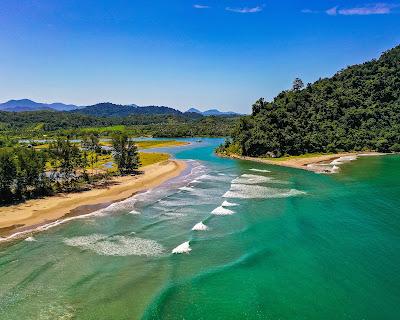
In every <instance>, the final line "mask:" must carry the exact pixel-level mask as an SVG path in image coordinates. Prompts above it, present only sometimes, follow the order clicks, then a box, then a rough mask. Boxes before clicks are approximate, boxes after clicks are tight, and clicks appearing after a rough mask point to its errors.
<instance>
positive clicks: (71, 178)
mask: <svg viewBox="0 0 400 320" xmlns="http://www.w3.org/2000/svg"><path fill="white" fill-rule="evenodd" d="M49 152H50V154H51V156H52V166H53V168H54V174H53V175H54V176H55V179H57V180H58V179H61V180H62V182H63V184H64V185H65V187H66V188H67V189H71V188H74V187H76V182H77V178H78V169H81V168H82V161H83V157H82V152H81V151H80V150H79V148H78V147H77V146H76V145H75V144H73V143H71V141H70V140H69V139H68V138H67V139H64V138H58V139H57V140H56V141H54V142H52V143H51V144H50V145H49Z"/></svg>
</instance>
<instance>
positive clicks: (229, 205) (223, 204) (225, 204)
mask: <svg viewBox="0 0 400 320" xmlns="http://www.w3.org/2000/svg"><path fill="white" fill-rule="evenodd" d="M238 205H239V204H237V203H233V202H229V201H226V200H225V201H224V202H222V206H223V207H236V206H238Z"/></svg>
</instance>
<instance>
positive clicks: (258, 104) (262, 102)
mask: <svg viewBox="0 0 400 320" xmlns="http://www.w3.org/2000/svg"><path fill="white" fill-rule="evenodd" d="M265 105H266V103H265V99H264V98H260V99H258V100H257V101H256V102H255V103H254V104H253V107H252V114H253V116H255V115H256V114H258V113H259V112H260V111H261V110H262V109H263V108H264V107H265Z"/></svg>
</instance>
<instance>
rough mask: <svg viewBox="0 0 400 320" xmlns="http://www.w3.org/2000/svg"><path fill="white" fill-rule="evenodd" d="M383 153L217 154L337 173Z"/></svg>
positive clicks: (319, 171) (315, 171)
mask: <svg viewBox="0 0 400 320" xmlns="http://www.w3.org/2000/svg"><path fill="white" fill-rule="evenodd" d="M381 155H384V153H379V152H341V153H332V154H322V155H315V156H313V155H310V156H309V157H296V156H292V157H286V158H282V159H280V158H275V159H273V160H272V159H271V160H270V159H266V158H256V157H247V156H239V155H236V154H231V155H223V154H218V156H221V157H228V158H232V159H238V160H246V161H253V162H259V163H265V164H271V165H276V166H281V167H288V168H294V169H301V170H306V171H311V172H314V173H327V174H332V173H337V172H338V171H339V170H340V167H339V166H340V165H341V164H343V163H346V162H350V161H354V160H356V159H357V158H359V157H366V156H381Z"/></svg>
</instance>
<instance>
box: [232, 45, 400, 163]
mask: <svg viewBox="0 0 400 320" xmlns="http://www.w3.org/2000/svg"><path fill="white" fill-rule="evenodd" d="M232 137H233V143H232V144H231V145H230V147H229V146H228V144H227V145H226V146H225V147H226V148H225V149H227V150H228V151H229V150H234V152H235V153H241V154H243V155H248V156H264V155H270V156H274V157H280V156H283V155H299V154H304V153H311V152H337V151H352V150H377V151H382V152H389V151H400V46H398V47H396V48H394V49H392V50H390V51H387V52H385V53H384V54H383V55H382V56H381V57H380V58H379V60H372V61H370V62H366V63H363V64H360V65H354V66H351V67H348V68H346V69H344V70H342V71H340V72H338V73H337V74H336V75H334V76H333V77H332V78H327V79H321V80H319V81H317V82H315V83H314V84H309V85H307V86H306V87H305V88H303V87H302V82H301V81H299V80H297V81H295V83H294V87H293V89H292V90H290V91H284V92H282V93H280V94H279V95H278V96H277V97H276V98H275V99H274V100H273V101H272V102H266V101H264V99H260V100H258V101H257V102H256V103H255V104H254V105H253V110H252V115H251V116H247V117H242V118H241V120H240V121H239V124H238V126H237V128H236V129H235V132H234V134H233V135H232ZM228 147H229V148H228Z"/></svg>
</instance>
